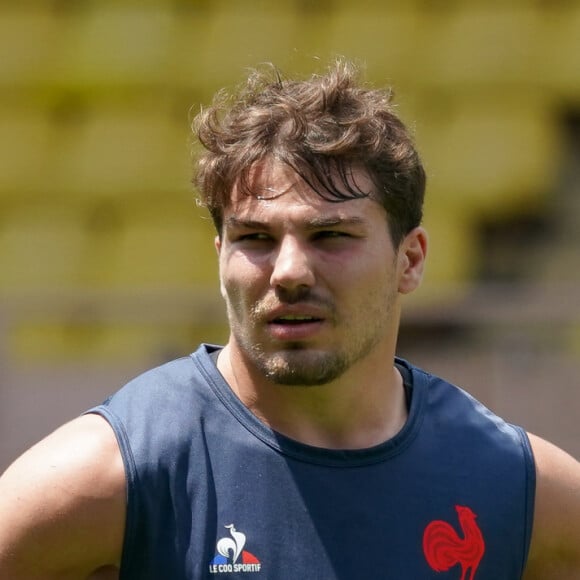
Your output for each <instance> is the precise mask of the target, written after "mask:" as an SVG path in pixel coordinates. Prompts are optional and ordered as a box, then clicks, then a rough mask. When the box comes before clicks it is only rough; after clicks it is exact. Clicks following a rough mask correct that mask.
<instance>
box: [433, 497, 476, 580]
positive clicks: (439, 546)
mask: <svg viewBox="0 0 580 580" xmlns="http://www.w3.org/2000/svg"><path fill="white" fill-rule="evenodd" d="M455 510H456V511H457V516H458V518H459V525H460V526H461V533H462V535H463V537H461V536H460V535H459V534H458V533H457V531H456V530H455V529H454V528H453V526H452V525H451V524H449V523H447V522H445V521H442V520H435V521H433V522H431V523H430V524H429V525H428V526H427V527H426V528H425V532H424V533H423V552H424V554H425V558H426V559H427V562H428V564H429V566H431V568H433V570H435V571H436V572H447V571H448V570H450V569H451V568H452V567H453V566H456V565H457V564H459V565H460V566H461V580H474V579H475V573H476V572H477V568H478V567H479V563H480V561H481V558H482V557H483V554H484V552H485V542H484V540H483V535H482V533H481V530H480V529H479V526H478V525H477V523H476V522H475V519H476V517H477V516H476V515H475V513H473V511H472V510H471V509H470V508H468V507H465V506H460V505H456V506H455Z"/></svg>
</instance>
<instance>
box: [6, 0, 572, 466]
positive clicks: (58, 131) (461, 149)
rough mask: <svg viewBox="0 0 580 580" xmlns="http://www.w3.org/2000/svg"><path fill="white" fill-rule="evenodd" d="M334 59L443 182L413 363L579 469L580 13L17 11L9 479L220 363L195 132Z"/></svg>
mask: <svg viewBox="0 0 580 580" xmlns="http://www.w3.org/2000/svg"><path fill="white" fill-rule="evenodd" d="M335 55H344V56H346V57H348V58H352V59H356V60H358V61H359V62H361V63H363V64H364V65H365V67H366V77H367V78H368V80H369V81H371V82H372V83H373V84H378V85H381V86H384V85H392V86H393V87H394V89H395V93H396V96H397V102H398V103H399V109H400V112H401V115H402V117H403V118H404V119H405V120H406V121H407V122H408V123H409V124H411V126H412V127H413V128H414V130H415V133H416V139H417V142H418V145H419V148H420V150H421V152H422V154H423V157H424V161H425V164H426V166H427V171H428V174H429V188H428V201H427V208H426V220H425V223H426V226H427V228H428V229H429V231H430V235H431V256H430V260H429V265H428V270H427V277H426V280H425V284H424V286H423V288H422V289H421V291H420V292H418V293H417V294H416V295H415V296H413V297H412V298H411V299H410V300H409V303H408V305H407V314H406V317H405V320H404V324H403V329H402V335H401V341H400V349H399V350H400V354H401V355H402V356H405V357H408V358H410V359H412V360H413V361H414V362H417V363H419V364H422V365H423V366H425V367H426V368H427V369H429V370H431V371H433V372H436V373H443V374H444V375H445V376H446V377H448V378H451V379H452V380H454V381H456V382H458V383H460V384H461V385H462V386H463V387H464V388H466V389H467V390H469V391H470V392H472V393H474V394H475V395H476V396H478V397H480V398H481V399H482V400H483V401H484V402H485V403H486V404H488V405H489V406H490V407H491V408H492V409H494V410H495V411H497V412H499V413H501V414H503V415H505V416H506V417H507V418H509V419H511V420H513V421H516V422H519V423H522V424H524V425H525V426H526V427H527V428H528V429H530V430H533V431H535V432H537V433H539V434H542V435H544V436H547V437H549V438H551V439H552V440H553V441H555V442H556V443H558V444H560V445H562V446H564V447H565V448H566V449H568V450H569V451H571V452H573V453H575V454H576V455H580V422H579V419H578V414H579V411H580V379H579V375H580V372H579V371H580V298H579V294H580V273H579V272H580V163H579V157H580V0H495V1H494V0H438V1H434V0H358V1H356V2H354V1H352V0H318V1H317V0H2V1H0V471H1V470H2V469H3V467H5V466H6V465H7V463H8V462H9V461H10V460H11V459H13V458H14V457H15V456H16V455H17V454H18V453H20V452H21V451H23V450H24V448H26V447H27V446H29V445H30V444H31V443H33V442H34V441H36V440H37V439H38V438H40V437H42V436H43V435H44V434H46V433H47V432H49V431H50V430H52V429H53V428H54V427H56V426H57V425H59V424H60V423H62V422H63V421H66V420H67V419H70V418H72V417H74V416H76V415H77V414H79V413H80V412H82V411H83V410H84V409H86V408H87V407H89V406H92V405H93V404H96V403H98V402H100V401H101V400H102V399H103V398H104V397H106V396H107V395H108V394H109V393H111V392H113V391H114V390H116V389H117V388H118V387H119V386H120V385H121V384H123V383H124V382H125V381H126V380H127V379H129V378H130V377H131V376H133V375H134V374H135V373H137V372H139V371H141V370H144V369H145V368H147V367H149V366H151V365H154V364H157V363H160V362H163V361H164V360H167V359H169V358H171V357H174V356H178V355H180V354H186V353H188V352H190V351H191V350H193V349H194V348H195V347H196V345H197V343H198V342H199V341H201V340H204V341H208V342H222V341H223V340H225V337H226V329H225V324H224V322H225V319H224V314H223V309H222V304H221V299H220V298H219V293H218V283H217V270H216V265H215V259H214V251H213V245H212V241H211V240H212V236H213V232H212V228H211V225H210V223H209V222H208V220H207V219H205V218H204V216H203V214H202V213H200V211H199V210H198V209H197V208H196V205H195V201H194V199H195V195H194V192H193V190H192V187H191V186H190V173H191V169H190V136H189V122H190V118H191V117H192V115H193V114H194V113H195V112H196V111H197V110H198V109H199V107H200V106H201V105H202V104H206V103H208V102H209V101H210V100H211V96H212V95H213V93H214V92H215V91H216V90H218V89H219V88H221V87H222V86H232V85H236V84H237V83H238V82H240V81H241V80H242V79H243V77H244V76H245V73H246V69H247V68H248V67H251V66H254V65H256V64H257V63H260V62H265V61H271V62H274V63H275V64H277V65H278V66H279V67H280V68H281V69H282V71H284V72H287V73H288V74H294V73H309V72H311V71H312V70H314V69H320V68H321V67H323V66H324V65H325V63H326V62H328V60H329V59H330V58H332V57H333V56H335Z"/></svg>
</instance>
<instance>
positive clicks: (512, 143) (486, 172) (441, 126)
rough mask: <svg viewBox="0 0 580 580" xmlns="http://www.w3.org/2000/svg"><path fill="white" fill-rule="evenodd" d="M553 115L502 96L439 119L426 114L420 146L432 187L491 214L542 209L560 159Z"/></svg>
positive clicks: (539, 105)
mask: <svg viewBox="0 0 580 580" xmlns="http://www.w3.org/2000/svg"><path fill="white" fill-rule="evenodd" d="M432 106H433V103H429V104H426V107H432ZM549 113H550V110H549V109H548V108H547V107H546V106H545V103H544V102H543V101H542V99H541V98H536V99H533V98H530V96H529V95H528V97H527V98H524V97H523V96H521V95H519V94H515V95H514V96H512V97H511V98H507V97H506V95H504V94H503V93H502V94H501V95H495V96H494V94H493V93H491V94H479V95H478V96H477V97H476V98H471V99H464V100H461V101H458V102H455V106H451V105H449V108H448V109H446V108H445V107H443V109H442V112H440V113H439V114H438V112H437V111H436V110H434V109H431V110H428V109H425V110H424V114H423V117H422V119H421V121H420V127H419V129H418V134H419V139H418V142H419V146H420V149H421V150H422V152H423V157H424V160H425V163H426V166H427V171H428V174H429V178H430V185H431V187H433V188H434V189H436V190H437V191H438V192H440V194H441V195H444V196H445V198H446V199H448V200H450V201H451V202H452V203H459V204H461V205H462V206H465V207H467V206H471V207H473V208H474V209H475V210H476V211H480V212H488V213H491V214H493V213H496V214H501V213H502V212H504V211H506V210H507V211H510V210H511V209H513V208H514V207H515V206H517V204H520V203H522V202H523V203H527V204H529V205H530V204H533V203H538V202H539V203H542V200H543V194H545V193H546V192H547V191H549V188H550V184H551V183H552V180H553V178H554V176H555V171H556V167H557V163H558V159H559V148H558V134H557V127H556V126H555V124H554V122H553V118H552V117H551V116H550V114H549Z"/></svg>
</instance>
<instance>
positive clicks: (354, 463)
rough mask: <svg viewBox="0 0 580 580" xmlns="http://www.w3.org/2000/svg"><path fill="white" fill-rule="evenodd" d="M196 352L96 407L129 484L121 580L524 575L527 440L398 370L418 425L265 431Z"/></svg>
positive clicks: (443, 389)
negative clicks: (355, 441)
mask: <svg viewBox="0 0 580 580" xmlns="http://www.w3.org/2000/svg"><path fill="white" fill-rule="evenodd" d="M217 348H218V347H213V346H209V345H202V346H201V347H200V348H199V349H198V351H197V352H196V353H194V354H193V355H191V356H190V357H185V358H182V359H179V360H176V361H173V362H170V363H168V364H165V365H163V366H161V367H159V368H157V369H154V370H151V371H149V372H147V373H145V374H144V375H142V376H141V377H139V378H137V379H135V380H133V381H132V382H130V383H129V384H128V385H126V386H125V387H124V388H123V389H121V390H120V391H119V392H117V393H116V394H115V395H114V396H112V397H111V398H109V399H108V400H107V401H106V402H105V403H104V404H103V405H101V406H99V407H96V408H95V409H91V411H89V412H91V413H98V414H100V415H102V416H103V417H104V418H105V419H106V420H107V421H108V422H109V423H110V424H111V426H112V428H113V430H114V431H115V434H116V436H117V438H118V441H119V446H120V449H121V453H122V456H123V460H124V462H125V469H126V474H127V497H128V500H127V501H128V506H127V521H126V532H125V544H124V548H123V559H122V564H121V574H120V578H121V580H201V579H207V580H226V579H230V580H233V579H238V580H241V579H245V580H266V579H267V580H298V579H300V580H305V579H313V580H339V579H340V580H382V579H385V580H387V579H388V580H423V579H438V580H516V579H519V578H521V575H522V572H523V568H524V565H525V561H526V557H527V551H528V546H529V541H530V534H531V525H532V518H533V504H534V490H535V475H534V474H535V469H534V463H533V459H532V455H531V450H530V447H529V442H528V439H527V436H526V434H525V433H524V432H523V431H522V430H521V429H520V428H518V427H514V426H511V425H509V424H507V423H505V422H504V421H503V420H501V419H499V418H498V417H497V416H495V415H494V414H492V413H491V412H490V411H489V410H488V409H486V408H485V407H484V406H483V405H481V404H480V403H478V402H477V401H476V400H474V399H473V398H472V397H471V396H470V395H468V394H467V393H465V392H464V391H462V390H460V389H458V388H457V387H455V386H452V385H450V384H448V383H446V382H445V381H443V380H441V379H439V378H436V377H434V376H432V375H429V374H427V373H425V372H424V371H422V370H419V369H417V368H416V367H413V366H411V365H409V364H408V363H407V362H405V361H402V360H397V364H398V365H399V366H400V368H401V369H403V371H404V374H406V375H408V377H409V378H408V383H410V384H411V394H412V395H411V397H410V409H409V418H408V421H407V423H406V425H405V426H404V428H403V429H402V430H401V432H400V433H399V434H398V435H397V436H395V437H394V438H393V439H391V440H389V441H387V442H385V443H383V444H381V445H378V446H376V447H372V448H369V449H364V450H346V451H340V450H328V449H321V448H316V447H310V446H308V445H304V444H301V443H299V442H297V441H293V440H291V439H288V438H287V437H284V436H283V435H280V434H278V433H276V432H274V431H272V430H271V429H269V428H267V427H266V426H265V425H264V424H262V423H261V422H260V421H259V420H258V419H257V418H256V417H255V416H254V415H253V414H252V413H250V412H249V411H248V410H247V409H246V407H245V406H244V405H243V404H242V403H241V402H240V401H239V399H238V398H237V397H236V396H235V395H234V394H233V393H232V391H231V390H230V388H229V386H228V385H227V384H226V382H225V381H224V379H223V378H222V376H221V374H220V373H219V372H218V370H217V369H216V366H215V364H214V362H213V360H212V357H211V353H212V352H213V351H215V350H216V349H217Z"/></svg>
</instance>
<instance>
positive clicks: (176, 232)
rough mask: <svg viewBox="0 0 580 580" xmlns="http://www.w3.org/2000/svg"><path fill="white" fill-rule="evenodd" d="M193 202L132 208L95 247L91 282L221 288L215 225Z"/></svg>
mask: <svg viewBox="0 0 580 580" xmlns="http://www.w3.org/2000/svg"><path fill="white" fill-rule="evenodd" d="M193 205H194V204H193V201H192V202H191V206H189V205H188V203H187V202H186V201H184V202H183V204H174V205H173V206H170V205H168V204H167V203H163V202H160V203H158V204H154V203H151V204H149V205H148V206H139V204H138V203H136V204H135V207H133V206H128V207H127V208H126V211H125V213H124V215H123V216H122V220H121V227H120V228H119V230H118V231H117V232H115V233H113V234H112V235H111V236H109V237H108V239H107V237H105V239H104V240H103V243H102V245H101V246H100V247H99V246H95V247H94V248H93V249H92V255H93V258H92V259H90V260H89V261H88V263H87V266H88V267H87V270H86V273H87V274H86V275H87V277H89V276H90V284H91V285H92V286H99V287H105V288H110V289H120V290H122V289H127V288H133V289H135V290H136V291H138V290H139V289H140V288H145V289H149V290H151V289H160V290H167V289H172V288H173V289H179V288H193V287H194V286H198V285H202V286H203V285H206V286H207V285H211V286H212V287H213V288H214V289H215V290H216V291H217V290H218V288H219V285H218V277H217V257H216V254H215V250H214V247H213V237H214V232H213V226H212V225H211V224H210V222H209V220H208V219H202V218H201V217H200V216H199V215H197V213H196V210H195V208H194V207H193Z"/></svg>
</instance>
